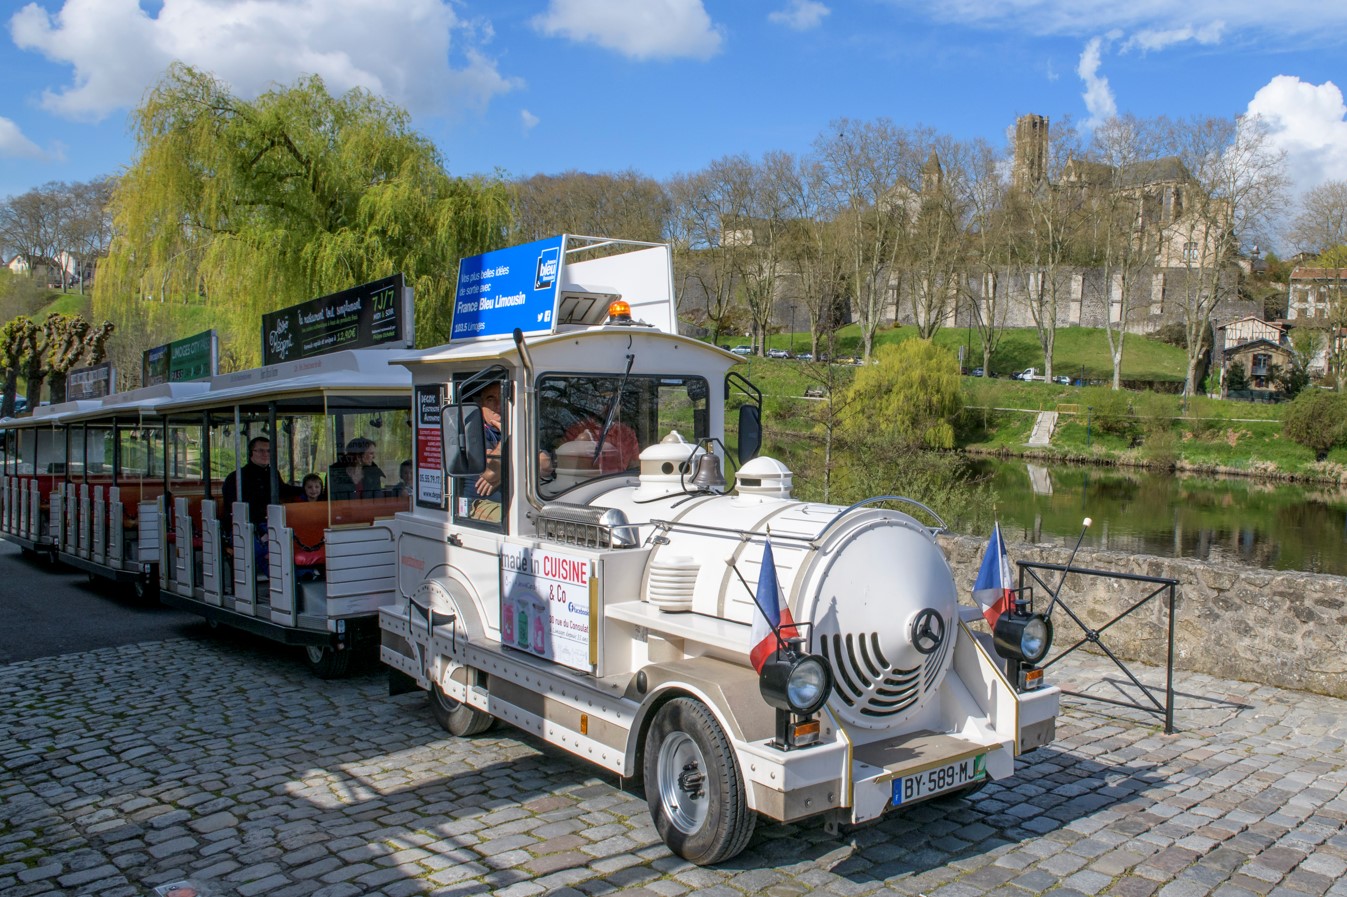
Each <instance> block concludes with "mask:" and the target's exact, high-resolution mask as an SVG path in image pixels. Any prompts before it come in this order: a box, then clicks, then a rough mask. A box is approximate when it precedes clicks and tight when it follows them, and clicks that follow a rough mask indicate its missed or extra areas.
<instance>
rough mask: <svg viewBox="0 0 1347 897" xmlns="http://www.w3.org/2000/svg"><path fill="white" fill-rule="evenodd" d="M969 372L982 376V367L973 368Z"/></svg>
mask: <svg viewBox="0 0 1347 897" xmlns="http://www.w3.org/2000/svg"><path fill="white" fill-rule="evenodd" d="M971 373H972V375H973V376H974V377H981V376H982V368H973V370H972V372H971Z"/></svg>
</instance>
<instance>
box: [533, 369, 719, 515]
mask: <svg viewBox="0 0 1347 897" xmlns="http://www.w3.org/2000/svg"><path fill="white" fill-rule="evenodd" d="M709 396H710V390H709V388H708V387H707V382H706V380H705V379H704V378H702V377H650V376H635V375H633V376H630V377H627V378H626V382H625V383H624V382H623V378H622V377H621V376H607V377H594V376H584V375H563V374H551V375H547V376H545V377H543V378H542V379H541V380H539V382H538V397H539V400H538V419H537V421H536V422H535V426H536V427H537V433H538V447H539V448H540V449H542V451H543V452H544V453H545V455H546V457H547V458H548V460H549V461H550V466H551V470H550V471H549V470H548V469H547V467H548V463H547V462H545V461H543V460H542V459H541V458H540V460H539V469H538V471H537V475H538V478H539V483H540V485H539V494H540V495H541V496H542V498H544V499H551V498H555V497H556V496H558V495H561V494H562V493H563V492H566V491H567V490H568V489H572V488H574V487H575V486H578V485H580V484H581V483H586V482H589V481H590V480H593V479H596V478H598V477H604V476H617V475H634V473H635V472H636V471H637V470H638V469H639V468H640V454H641V451H642V450H643V449H645V448H646V447H647V446H650V445H653V444H655V443H657V442H659V441H660V440H661V439H663V438H664V437H666V436H668V435H669V434H670V433H671V432H674V431H677V432H678V433H679V434H680V435H682V436H683V437H684V438H685V439H688V440H696V439H704V438H706V435H707V421H708V416H707V403H708V399H709Z"/></svg>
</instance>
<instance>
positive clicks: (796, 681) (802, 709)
mask: <svg viewBox="0 0 1347 897" xmlns="http://www.w3.org/2000/svg"><path fill="white" fill-rule="evenodd" d="M832 688H833V675H832V670H831V669H829V668H828V662H827V661H825V660H824V659H823V658H822V657H819V656H818V655H817V654H805V655H803V656H801V655H799V654H794V653H787V652H778V653H776V654H773V655H772V656H771V657H769V658H768V659H767V662H766V663H765V664H763V667H762V670H761V671H759V673H758V690H759V691H760V692H761V693H762V697H763V700H765V701H766V702H767V703H768V704H770V705H771V706H773V707H775V708H776V709H777V710H789V711H792V712H794V713H798V714H800V715H801V716H808V715H809V714H811V713H814V712H815V711H817V710H818V709H819V708H820V707H822V706H823V705H824V704H826V703H827V702H828V695H830V694H831V693H832Z"/></svg>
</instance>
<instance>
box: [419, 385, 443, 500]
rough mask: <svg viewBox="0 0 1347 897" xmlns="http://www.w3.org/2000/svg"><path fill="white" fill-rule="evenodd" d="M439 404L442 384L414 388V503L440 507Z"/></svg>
mask: <svg viewBox="0 0 1347 897" xmlns="http://www.w3.org/2000/svg"><path fill="white" fill-rule="evenodd" d="M443 404H444V388H443V387H441V386H418V387H416V503H417V504H418V505H420V506H421V507H423V508H443V507H444V500H445V495H444V470H443V464H444V462H443V456H444V433H443V432H442V431H441V430H440V407H441V406H442V405H443Z"/></svg>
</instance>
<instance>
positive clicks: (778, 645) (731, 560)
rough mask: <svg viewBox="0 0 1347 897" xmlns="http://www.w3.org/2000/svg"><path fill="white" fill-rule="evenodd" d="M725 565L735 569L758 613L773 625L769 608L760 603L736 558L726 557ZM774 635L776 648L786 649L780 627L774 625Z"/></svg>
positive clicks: (735, 573) (769, 624) (768, 623)
mask: <svg viewBox="0 0 1347 897" xmlns="http://www.w3.org/2000/svg"><path fill="white" fill-rule="evenodd" d="M725 566H727V567H729V568H730V569H731V570H733V571H734V575H735V576H737V577H739V581H740V582H741V583H743V584H744V590H745V591H746V592H748V594H749V597H751V598H752V599H753V606H754V607H756V608H757V609H758V613H760V614H762V619H763V620H764V621H766V623H767V625H768V626H772V618H771V617H770V616H769V615H768V613H767V609H766V608H765V607H763V606H762V605H761V604H759V603H758V593H757V591H756V590H754V589H752V588H750V587H749V585H748V580H746V579H744V574H742V573H740V572H739V568H738V567H737V566H735V564H734V558H733V557H727V558H725ZM772 635H774V636H776V649H777V650H778V651H784V650H785V648H786V643H785V641H784V640H782V638H781V629H780V627H778V626H772Z"/></svg>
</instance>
